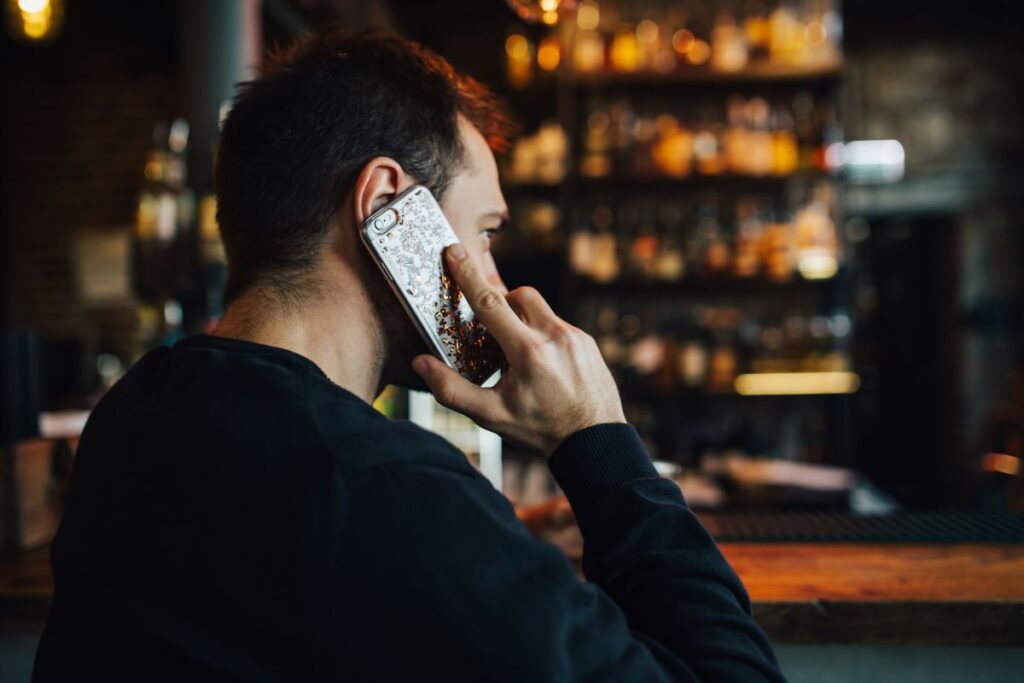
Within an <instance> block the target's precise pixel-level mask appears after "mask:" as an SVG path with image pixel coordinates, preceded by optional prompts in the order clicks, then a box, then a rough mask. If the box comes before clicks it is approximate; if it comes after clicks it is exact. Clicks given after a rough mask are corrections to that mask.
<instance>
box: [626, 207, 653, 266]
mask: <svg viewBox="0 0 1024 683" xmlns="http://www.w3.org/2000/svg"><path fill="white" fill-rule="evenodd" d="M653 214H654V209H653V207H651V206H649V205H645V206H643V207H641V208H640V209H639V211H638V212H637V219H638V220H637V223H636V231H635V233H634V234H633V240H632V245H631V247H630V265H631V267H632V270H633V272H634V273H635V274H636V275H637V276H638V277H640V278H641V279H643V280H653V279H655V278H656V277H657V272H656V259H657V257H658V252H659V250H660V245H659V243H658V233H657V231H656V226H655V216H654V215H653Z"/></svg>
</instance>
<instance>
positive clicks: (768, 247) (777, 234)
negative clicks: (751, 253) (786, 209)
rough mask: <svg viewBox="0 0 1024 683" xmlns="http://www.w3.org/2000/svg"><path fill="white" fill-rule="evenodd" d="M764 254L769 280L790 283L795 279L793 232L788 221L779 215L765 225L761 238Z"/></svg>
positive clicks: (763, 258) (765, 268)
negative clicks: (781, 218)
mask: <svg viewBox="0 0 1024 683" xmlns="http://www.w3.org/2000/svg"><path fill="white" fill-rule="evenodd" d="M761 244H762V245H763V248H764V252H763V256H762V260H763V262H764V272H765V275H766V276H767V277H768V279H769V280H772V281H774V282H788V281H789V280H791V279H792V278H793V269H794V265H795V264H794V259H793V242H792V231H791V230H790V226H789V223H788V222H787V221H783V220H780V219H779V217H778V215H777V214H776V215H773V216H772V219H771V220H769V221H768V222H766V223H765V225H764V232H763V233H762V237H761Z"/></svg>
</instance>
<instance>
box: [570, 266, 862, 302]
mask: <svg viewBox="0 0 1024 683" xmlns="http://www.w3.org/2000/svg"><path fill="white" fill-rule="evenodd" d="M841 277H842V272H841V271H840V273H837V274H836V275H835V276H833V277H831V278H829V279H827V280H804V279H802V278H799V277H794V279H792V280H790V281H789V282H773V281H770V280H765V279H763V278H722V279H710V278H689V279H687V278H684V279H682V280H679V281H676V282H659V281H646V280H627V279H622V280H615V281H613V282H608V283H601V282H594V281H593V280H588V279H585V278H576V279H575V282H574V283H573V288H574V289H575V290H576V292H577V293H578V294H580V295H582V296H587V295H591V296H616V297H621V296H641V295H642V296H655V297H665V296H684V295H700V296H715V295H720V296H738V295H747V296H750V295H756V296H766V295H767V296H770V295H778V296H785V295H789V296H792V295H795V294H804V295H808V294H811V295H816V294H820V293H824V292H826V291H827V290H828V289H829V288H830V287H831V286H832V285H833V284H835V283H836V282H838V281H839V280H840V279H841Z"/></svg>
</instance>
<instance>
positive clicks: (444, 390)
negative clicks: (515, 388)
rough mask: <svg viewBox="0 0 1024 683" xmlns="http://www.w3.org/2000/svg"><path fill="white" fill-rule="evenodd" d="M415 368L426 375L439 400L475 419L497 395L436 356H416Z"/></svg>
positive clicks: (431, 390) (432, 390)
mask: <svg viewBox="0 0 1024 683" xmlns="http://www.w3.org/2000/svg"><path fill="white" fill-rule="evenodd" d="M412 369H413V370H415V371H416V374H418V375H419V376H420V377H422V378H423V381H424V382H426V384H427V387H429V388H430V393H432V394H433V395H434V398H435V399H437V402H438V403H440V404H441V405H443V406H444V407H445V408H451V409H452V410H456V411H458V412H460V413H463V414H465V415H468V416H469V417H471V418H473V419H477V417H478V416H479V417H482V414H483V413H484V412H485V410H484V409H485V407H486V406H487V405H488V403H489V401H488V399H491V398H493V397H492V396H489V395H488V393H489V392H488V391H487V390H486V389H481V388H480V387H478V386H477V385H475V384H473V383H472V382H470V381H469V380H468V379H466V378H465V377H463V376H462V375H460V374H459V373H458V372H456V371H455V370H453V369H451V368H450V367H448V366H447V365H445V364H444V363H442V362H441V361H440V360H438V359H437V358H434V357H433V356H428V355H421V356H416V358H414V359H413V361H412Z"/></svg>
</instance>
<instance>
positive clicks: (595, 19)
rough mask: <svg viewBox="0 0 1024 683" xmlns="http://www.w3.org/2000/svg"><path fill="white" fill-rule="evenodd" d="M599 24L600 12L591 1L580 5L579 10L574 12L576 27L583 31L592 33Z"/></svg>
mask: <svg viewBox="0 0 1024 683" xmlns="http://www.w3.org/2000/svg"><path fill="white" fill-rule="evenodd" d="M600 23H601V10H600V9H598V6H597V3H596V2H593V0H590V1H589V2H583V3H581V4H580V8H579V9H578V10H576V25H577V26H579V27H580V28H581V29H583V30H584V31H592V30H594V29H596V28H597V27H598V25H600Z"/></svg>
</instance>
